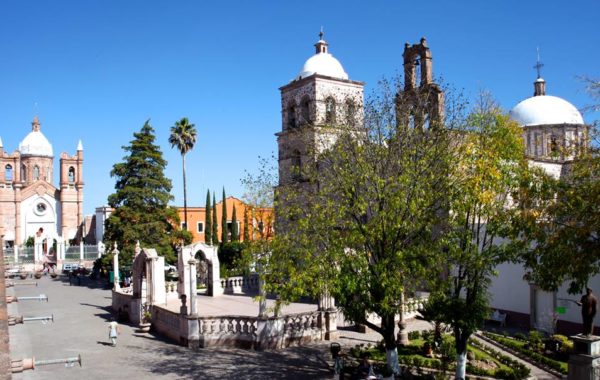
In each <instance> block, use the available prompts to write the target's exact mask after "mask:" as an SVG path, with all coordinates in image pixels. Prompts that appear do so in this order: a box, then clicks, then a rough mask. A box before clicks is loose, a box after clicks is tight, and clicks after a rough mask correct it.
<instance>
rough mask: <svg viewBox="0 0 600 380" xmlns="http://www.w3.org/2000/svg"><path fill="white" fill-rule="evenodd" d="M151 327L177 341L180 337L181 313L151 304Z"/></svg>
mask: <svg viewBox="0 0 600 380" xmlns="http://www.w3.org/2000/svg"><path fill="white" fill-rule="evenodd" d="M151 314H152V321H151V322H152V325H153V328H154V329H155V330H156V331H158V332H160V333H161V334H163V335H166V336H167V337H169V338H171V339H173V340H174V341H176V342H178V341H179V339H180V337H181V335H182V334H181V318H182V316H181V314H179V313H177V312H174V311H171V310H168V309H166V308H164V307H160V306H157V305H153V306H152V310H151Z"/></svg>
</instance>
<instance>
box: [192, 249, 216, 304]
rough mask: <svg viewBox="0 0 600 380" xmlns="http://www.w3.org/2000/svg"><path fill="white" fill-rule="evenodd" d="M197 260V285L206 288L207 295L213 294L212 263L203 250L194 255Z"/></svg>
mask: <svg viewBox="0 0 600 380" xmlns="http://www.w3.org/2000/svg"><path fill="white" fill-rule="evenodd" d="M194 258H195V259H196V283H197V284H198V286H199V287H200V288H206V294H211V293H212V262H211V261H210V260H209V259H208V258H207V256H206V253H204V251H202V250H201V249H200V250H198V251H197V252H196V253H195V254H194Z"/></svg>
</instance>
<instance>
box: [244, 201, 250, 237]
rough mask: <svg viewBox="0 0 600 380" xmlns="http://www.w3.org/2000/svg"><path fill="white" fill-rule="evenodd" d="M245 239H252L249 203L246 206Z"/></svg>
mask: <svg viewBox="0 0 600 380" xmlns="http://www.w3.org/2000/svg"><path fill="white" fill-rule="evenodd" d="M243 237H244V241H250V218H248V205H245V206H244V236H243Z"/></svg>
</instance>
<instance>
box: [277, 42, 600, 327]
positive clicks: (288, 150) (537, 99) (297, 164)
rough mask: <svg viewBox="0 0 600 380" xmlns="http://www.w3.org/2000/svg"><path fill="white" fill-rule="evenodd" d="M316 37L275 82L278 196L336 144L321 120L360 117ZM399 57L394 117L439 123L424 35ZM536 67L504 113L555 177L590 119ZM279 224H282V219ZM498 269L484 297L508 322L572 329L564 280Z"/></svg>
mask: <svg viewBox="0 0 600 380" xmlns="http://www.w3.org/2000/svg"><path fill="white" fill-rule="evenodd" d="M320 36H321V38H320V39H319V41H318V42H317V43H316V44H315V47H316V53H315V55H313V56H312V57H310V58H309V59H308V60H307V61H306V63H305V64H304V66H303V67H302V69H301V71H300V73H299V74H298V76H297V77H296V78H295V79H294V80H292V81H291V82H290V83H288V84H286V85H285V86H283V87H281V88H280V91H281V114H282V128H281V132H279V133H277V134H276V136H277V143H278V148H279V186H278V191H279V192H280V195H281V194H283V193H284V192H285V190H284V189H285V187H286V186H288V185H291V184H293V185H294V186H298V185H300V186H301V185H302V184H303V178H302V167H303V166H304V165H307V164H312V163H314V162H315V160H316V155H318V154H319V153H320V152H322V151H324V150H326V149H327V147H328V146H331V145H332V144H334V143H335V137H336V136H335V133H331V130H332V128H329V129H327V132H326V133H329V134H330V135H329V136H327V135H326V133H324V132H323V131H324V129H323V128H320V127H323V126H325V125H327V126H335V125H336V124H340V125H345V126H347V125H348V124H351V123H349V122H348V121H349V119H348V118H354V117H355V122H356V124H357V126H360V124H361V122H362V120H361V117H362V113H363V109H362V107H363V103H364V101H363V86H364V84H363V83H362V82H358V81H354V80H350V79H348V74H347V73H346V72H345V71H344V69H343V67H342V65H341V64H340V63H339V61H338V60H337V59H335V58H334V57H333V56H332V55H331V54H329V52H328V44H327V42H325V41H324V40H323V36H322V34H321V35H320ZM403 58H404V79H405V83H404V88H403V89H402V90H401V91H400V92H399V93H398V95H397V100H398V105H397V110H396V111H397V116H398V119H399V120H402V122H403V123H405V124H406V125H413V126H414V127H419V128H424V127H425V128H427V127H429V126H430V125H431V124H430V123H431V122H443V118H444V94H443V91H442V90H441V89H440V87H439V86H438V85H437V84H435V82H434V81H433V77H432V56H431V52H430V49H429V47H428V46H427V41H426V40H425V39H422V40H421V41H420V43H418V44H414V45H409V44H406V45H405V48H404V54H403ZM537 67H538V78H537V79H536V80H535V82H534V94H533V96H532V97H530V98H527V99H525V100H523V101H522V102H520V103H519V104H517V105H516V106H515V107H514V108H513V109H512V110H511V111H510V113H509V115H510V117H511V119H512V120H514V121H515V122H517V123H518V124H519V125H520V126H521V128H522V130H523V143H524V150H525V153H526V155H527V158H528V160H529V163H530V165H533V166H539V167H541V168H543V169H544V170H545V171H546V172H547V173H548V174H550V175H552V176H553V177H555V178H559V177H561V176H564V175H567V173H568V168H569V164H570V163H571V162H572V161H573V159H574V158H575V157H576V156H577V154H578V153H579V152H580V151H581V149H585V148H586V146H587V144H588V143H589V141H588V126H587V125H586V124H585V122H584V120H583V117H582V115H581V113H580V112H579V111H578V110H577V108H576V107H574V106H573V105H572V104H571V103H569V102H567V101H566V100H564V99H561V98H559V97H556V96H551V95H547V94H546V82H545V81H544V79H542V78H541V76H540V75H539V68H540V67H541V64H539V63H538V66H537ZM417 70H419V71H417ZM349 110H350V111H349ZM333 130H335V128H333ZM304 190H305V191H307V192H308V194H309V193H310V188H308V187H306V186H305V187H304ZM275 214H276V215H277V210H276V212H275ZM277 225H278V226H279V227H280V228H281V224H280V221H278V224H277ZM498 243H500V242H498ZM497 272H498V276H497V277H494V278H493V279H492V283H491V286H490V288H489V293H490V303H491V306H492V307H494V308H496V309H498V310H500V311H502V312H504V313H506V314H507V315H508V323H511V324H514V325H519V326H520V327H522V328H528V327H533V328H536V329H539V330H546V331H551V330H553V329H554V328H556V327H558V329H559V330H562V331H563V332H574V331H577V330H578V328H579V327H578V326H579V325H580V316H579V312H580V310H579V309H578V308H577V307H574V303H573V302H571V301H570V300H572V299H573V298H574V296H573V295H570V294H568V293H567V289H566V285H565V286H563V287H561V288H560V289H559V290H558V291H557V292H546V291H543V290H542V289H540V288H539V287H537V286H536V285H535V284H532V283H529V282H527V281H526V280H525V279H524V278H525V268H524V267H523V266H521V265H518V264H511V263H506V264H502V265H500V266H498V267H497ZM590 286H591V287H592V288H593V289H595V290H597V289H600V276H596V277H594V278H593V279H592V280H591V281H590ZM557 310H559V311H560V313H561V314H558V313H557ZM596 325H598V323H596Z"/></svg>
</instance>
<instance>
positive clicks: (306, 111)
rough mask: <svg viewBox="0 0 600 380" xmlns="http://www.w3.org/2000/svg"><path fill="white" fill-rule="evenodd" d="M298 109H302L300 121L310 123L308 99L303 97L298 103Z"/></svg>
mask: <svg viewBox="0 0 600 380" xmlns="http://www.w3.org/2000/svg"><path fill="white" fill-rule="evenodd" d="M300 109H301V111H302V121H303V122H304V123H307V124H308V123H310V99H309V98H308V97H304V98H303V99H302V102H301V103H300Z"/></svg>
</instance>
